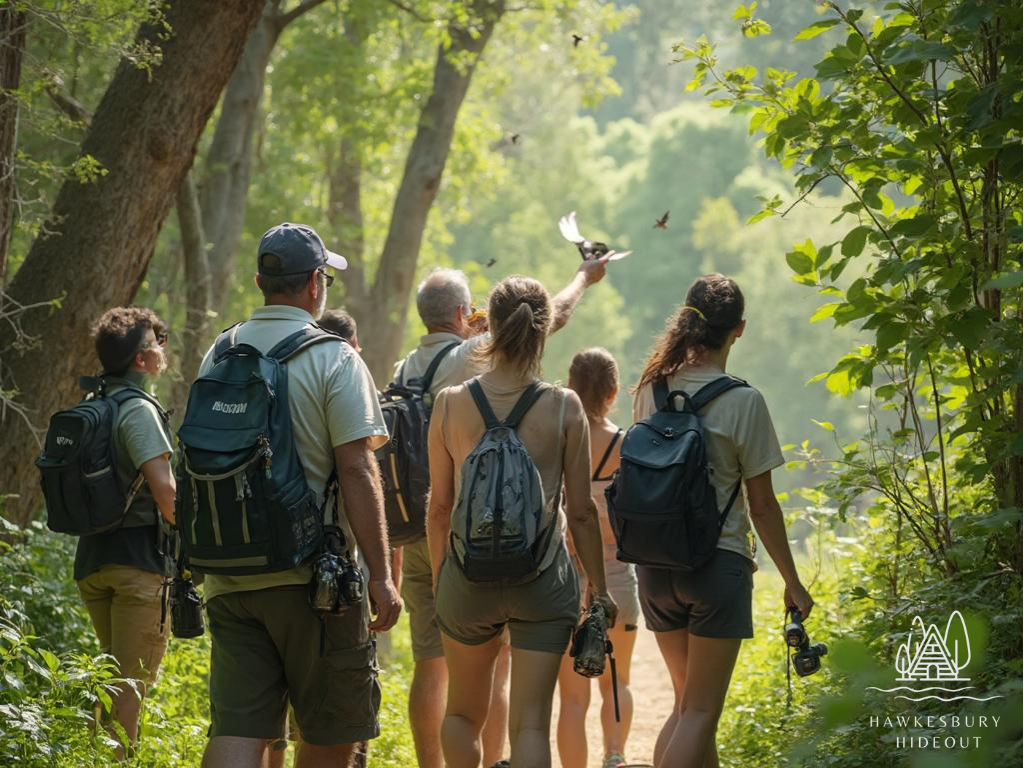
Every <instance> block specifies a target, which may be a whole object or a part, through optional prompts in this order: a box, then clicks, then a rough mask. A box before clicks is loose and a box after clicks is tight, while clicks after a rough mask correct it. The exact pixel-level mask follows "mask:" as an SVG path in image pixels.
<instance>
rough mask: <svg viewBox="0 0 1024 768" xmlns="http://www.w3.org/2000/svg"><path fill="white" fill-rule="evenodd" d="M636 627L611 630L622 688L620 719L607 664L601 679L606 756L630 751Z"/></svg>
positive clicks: (609, 666) (602, 723)
mask: <svg viewBox="0 0 1024 768" xmlns="http://www.w3.org/2000/svg"><path fill="white" fill-rule="evenodd" d="M636 633H637V631H636V629H634V630H632V631H631V632H627V631H626V630H625V628H623V627H622V626H621V625H616V626H614V627H612V628H611V629H610V630H609V631H608V635H609V637H610V639H611V641H612V647H613V648H614V649H615V651H614V656H615V672H616V677H618V683H619V684H618V689H619V722H615V697H614V696H613V695H612V670H611V663H610V662H609V663H608V664H607V665H606V666H605V670H604V674H603V675H601V677H599V678H598V679H597V684H598V687H599V688H600V690H601V731H602V733H603V735H604V756H605V757H607V756H608V755H610V754H612V753H613V752H617V753H618V754H620V755H625V754H626V741H627V740H628V739H629V729H630V726H631V725H632V724H633V692H632V691H631V690H630V688H629V675H630V670H631V669H632V665H633V647H634V646H635V645H636Z"/></svg>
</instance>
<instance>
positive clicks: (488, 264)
mask: <svg viewBox="0 0 1024 768" xmlns="http://www.w3.org/2000/svg"><path fill="white" fill-rule="evenodd" d="M497 263H498V260H497V259H494V258H491V259H488V260H487V263H486V264H484V266H485V267H487V268H488V269H490V268H491V267H493V266H494V265H495V264H497Z"/></svg>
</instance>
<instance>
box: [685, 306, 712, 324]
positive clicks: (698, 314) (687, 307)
mask: <svg viewBox="0 0 1024 768" xmlns="http://www.w3.org/2000/svg"><path fill="white" fill-rule="evenodd" d="M683 309H688V310H690V311H691V312H695V313H696V314H697V317H699V318H700V319H701V320H703V321H704V322H705V323H706V322H707V321H708V319H707V318H706V317H704V313H703V312H701V311H700V310H699V309H697V308H696V307H691V306H690V305H689V304H687V305H686V306H684V307H683Z"/></svg>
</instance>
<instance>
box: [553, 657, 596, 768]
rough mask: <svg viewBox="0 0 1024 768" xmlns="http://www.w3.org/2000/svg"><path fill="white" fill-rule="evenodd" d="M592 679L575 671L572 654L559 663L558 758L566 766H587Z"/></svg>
mask: <svg viewBox="0 0 1024 768" xmlns="http://www.w3.org/2000/svg"><path fill="white" fill-rule="evenodd" d="M589 707H590V680H589V679H588V678H586V677H583V676H581V675H577V674H576V673H575V672H573V671H572V657H571V656H569V654H568V653H566V654H563V655H562V661H561V664H560V665H559V667H558V725H557V728H556V731H557V734H558V758H559V759H560V760H561V761H562V768H587V709H588V708H589Z"/></svg>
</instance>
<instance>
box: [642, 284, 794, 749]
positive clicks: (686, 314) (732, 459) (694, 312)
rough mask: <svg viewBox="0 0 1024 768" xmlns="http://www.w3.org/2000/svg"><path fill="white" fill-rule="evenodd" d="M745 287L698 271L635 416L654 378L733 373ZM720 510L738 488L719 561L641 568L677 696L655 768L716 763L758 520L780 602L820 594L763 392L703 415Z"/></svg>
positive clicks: (744, 620) (691, 384) (647, 402)
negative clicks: (800, 571)
mask: <svg viewBox="0 0 1024 768" xmlns="http://www.w3.org/2000/svg"><path fill="white" fill-rule="evenodd" d="M743 311H744V301H743V294H742V293H741V292H740V289H739V286H738V285H736V283H735V281H733V280H731V279H730V278H727V277H724V276H723V275H717V274H715V275H705V276H703V277H699V278H697V279H696V280H695V281H694V282H693V284H692V285H691V286H690V289H689V291H687V294H686V301H685V302H684V303H683V305H682V306H681V307H680V308H679V310H678V311H677V312H676V313H675V314H674V315H673V316H672V317H671V318H669V320H668V323H667V324H666V328H665V332H664V333H663V334H662V335H661V337H660V338H659V339H658V340H657V342H656V343H655V345H654V348H653V350H652V351H651V353H650V355H649V356H648V358H647V362H646V363H645V364H644V368H643V372H642V373H641V375H640V382H639V383H638V385H637V388H636V390H635V399H634V402H633V419H634V421H639V420H641V419H644V418H647V417H648V416H650V415H651V414H652V413H654V411H655V410H657V408H658V406H657V405H656V404H655V398H654V394H653V391H654V384H655V383H656V382H657V381H658V380H660V379H667V383H668V390H669V391H676V390H682V391H684V392H686V394H687V395H690V396H692V395H694V394H696V392H697V391H698V390H700V389H701V388H702V387H703V386H705V385H706V384H709V383H711V382H712V381H715V380H716V379H718V378H720V377H722V376H724V375H725V370H726V363H727V361H728V358H729V351H730V350H731V349H732V345H733V344H734V343H735V342H736V340H737V339H738V338H740V337H741V336H742V335H743V331H744V329H745V328H746V321H745V320H744V319H743ZM700 419H701V424H702V425H703V428H704V431H705V435H706V440H707V450H708V462H709V464H710V465H711V468H712V470H713V472H712V474H711V482H712V485H713V487H714V488H715V491H716V494H717V498H718V507H719V509H720V510H725V509H727V505H728V503H729V499H730V497H731V496H732V494H733V493H734V492H735V491H738V490H739V489H740V488H742V491H743V493H742V495H741V497H740V498H742V503H739V502H740V498H737V499H736V501H737V503H736V504H735V505H734V506H733V507H732V508H731V509H730V510H729V513H728V515H727V517H726V519H725V523H724V525H723V527H722V531H721V536H720V537H719V540H718V546H717V549H716V551H715V555H714V557H713V558H712V559H711V561H710V562H708V563H707V564H706V565H704V566H703V567H702V568H700V569H699V570H697V571H693V572H685V571H680V570H671V569H667V568H654V567H650V566H638V567H637V575H638V578H639V582H640V605H641V608H642V609H643V613H644V619H645V620H646V623H647V627H648V628H649V629H651V630H652V631H653V632H655V633H656V637H657V640H658V647H659V648H660V649H661V654H662V656H663V657H664V659H665V663H666V665H667V666H668V670H669V673H670V674H671V677H672V686H673V689H674V691H675V698H676V701H675V708H674V710H673V712H672V714H671V716H670V717H669V718H668V720H667V721H666V723H665V725H664V727H663V728H662V730H661V733H660V735H659V736H658V740H657V744H656V746H655V751H654V762H655V765H657V766H659V768H717V766H718V764H719V763H718V752H717V749H716V747H715V731H716V729H717V727H718V718H719V716H720V715H721V712H722V707H723V705H724V703H725V696H726V693H727V691H728V688H729V681H730V678H731V677H732V670H733V667H734V665H735V663H736V657H737V655H738V654H739V649H740V643H741V642H742V640H743V639H744V638H750V637H753V636H754V632H753V622H752V616H751V595H752V589H753V572H754V560H753V558H754V552H753V538H752V536H751V532H750V524H751V522H753V524H754V528H755V529H756V530H757V533H758V536H759V537H760V539H761V541H762V543H763V544H764V547H765V549H766V550H767V551H768V555H769V557H771V559H772V561H773V562H774V563H775V566H776V568H778V571H779V574H780V575H781V576H782V578H783V581H784V582H785V585H786V587H785V592H784V594H783V601H784V603H785V605H786V607H787V608H797V609H799V610H800V612H801V613H802V614H803V616H804V617H806V616H807V615H808V614H809V613H810V611H811V607H812V606H813V605H814V601H813V600H812V599H811V596H810V595H809V594H808V593H807V590H806V589H805V588H804V586H803V585H802V584H801V583H800V578H799V576H798V575H797V571H796V566H795V565H794V563H793V556H792V553H791V552H790V549H789V541H788V538H787V536H786V525H785V521H784V520H783V516H782V509H781V507H780V506H779V502H778V501H777V500H776V498H775V491H774V490H773V488H772V474H771V471H772V470H773V469H775V468H776V467H778V466H781V465H782V464H783V461H784V460H783V457H782V451H781V449H780V447H779V442H778V439H777V438H776V436H775V429H774V427H773V426H772V421H771V417H770V416H769V414H768V407H767V405H765V401H764V398H763V397H762V396H761V393H760V392H758V391H757V390H756V389H754V388H753V387H750V386H741V387H736V388H734V389H730V390H728V391H727V392H725V393H724V394H722V395H720V396H719V397H717V398H715V399H714V400H712V401H711V402H710V403H709V404H708V405H707V407H706V408H704V409H703V410H702V411H701V412H700Z"/></svg>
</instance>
